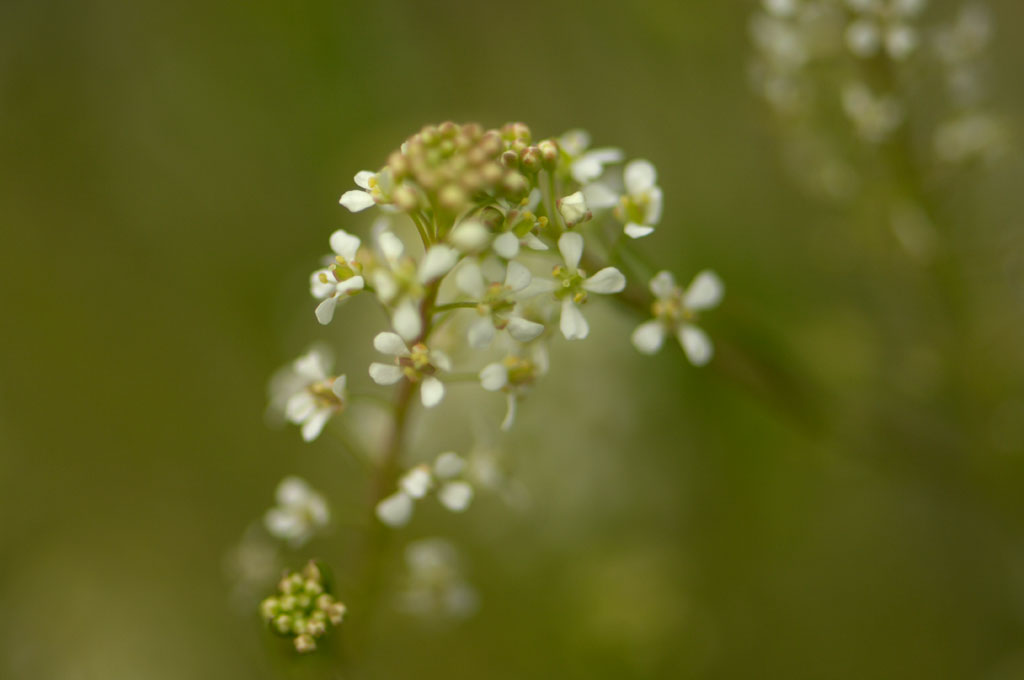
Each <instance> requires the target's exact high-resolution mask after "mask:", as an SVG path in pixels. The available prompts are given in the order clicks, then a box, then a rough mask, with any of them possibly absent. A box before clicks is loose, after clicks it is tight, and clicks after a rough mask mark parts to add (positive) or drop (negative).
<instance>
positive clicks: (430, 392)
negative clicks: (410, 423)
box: [420, 375, 444, 408]
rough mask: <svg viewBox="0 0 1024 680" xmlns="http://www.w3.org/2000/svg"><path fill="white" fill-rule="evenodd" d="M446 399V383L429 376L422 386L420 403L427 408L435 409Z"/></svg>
mask: <svg viewBox="0 0 1024 680" xmlns="http://www.w3.org/2000/svg"><path fill="white" fill-rule="evenodd" d="M442 399H444V383H443V382H441V381H440V380H438V379H437V378H435V377H434V376H432V375H431V376H427V377H426V378H424V379H423V383H422V384H421V385H420V401H422V402H423V406H425V407H426V408H434V407H435V406H437V405H438V404H440V403H441V400H442Z"/></svg>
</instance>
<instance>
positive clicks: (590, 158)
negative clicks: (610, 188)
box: [569, 148, 624, 185]
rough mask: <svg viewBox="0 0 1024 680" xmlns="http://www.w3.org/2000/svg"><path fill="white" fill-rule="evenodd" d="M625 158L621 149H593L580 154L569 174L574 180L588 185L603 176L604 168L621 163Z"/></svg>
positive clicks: (570, 167) (571, 166)
mask: <svg viewBox="0 0 1024 680" xmlns="http://www.w3.org/2000/svg"><path fill="white" fill-rule="evenodd" d="M623 158H624V154H623V153H622V150H621V149H611V148H605V149H593V150H591V151H586V152H584V153H582V154H580V156H579V157H578V158H576V159H575V160H574V161H573V162H572V165H570V166H569V172H570V173H571V174H572V178H573V179H574V180H576V181H577V182H579V183H580V184H583V185H586V184H589V183H590V182H593V181H594V180H595V179H597V178H598V177H600V176H601V174H602V173H603V172H604V166H606V165H611V164H612V163H621V162H622V159H623Z"/></svg>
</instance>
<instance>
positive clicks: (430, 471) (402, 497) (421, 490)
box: [375, 451, 473, 527]
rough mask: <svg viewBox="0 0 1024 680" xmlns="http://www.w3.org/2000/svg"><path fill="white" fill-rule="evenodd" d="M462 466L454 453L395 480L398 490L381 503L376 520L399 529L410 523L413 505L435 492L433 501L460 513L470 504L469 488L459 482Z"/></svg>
mask: <svg viewBox="0 0 1024 680" xmlns="http://www.w3.org/2000/svg"><path fill="white" fill-rule="evenodd" d="M464 470H466V462H465V461H464V460H463V459H462V457H461V456H459V455H458V454H457V453H455V452H454V451H446V452H444V453H442V454H440V455H439V456H438V457H437V459H436V460H435V461H434V464H433V465H432V466H431V465H427V464H425V463H424V464H420V465H417V466H416V467H414V468H412V469H411V470H409V471H408V472H406V473H405V474H404V475H402V477H401V478H400V479H399V480H398V490H397V491H395V493H393V494H391V495H390V496H388V497H386V498H384V499H383V500H381V501H380V502H379V503H378V504H377V507H376V509H375V512H376V514H377V518H378V519H380V521H381V522H383V523H384V524H387V525H388V526H391V527H401V526H405V525H406V524H408V523H409V520H410V519H412V514H413V510H414V508H415V501H418V500H421V499H423V498H424V497H426V495H427V494H428V493H429V492H430V491H432V490H434V489H436V490H437V500H438V501H439V502H440V503H441V505H443V506H444V507H445V508H447V509H448V510H450V511H452V512H464V511H465V510H466V509H467V508H468V507H469V504H470V502H471V501H472V500H473V487H472V486H471V485H470V484H469V482H467V481H466V480H464V479H462V478H461V475H462V473H463V471H464Z"/></svg>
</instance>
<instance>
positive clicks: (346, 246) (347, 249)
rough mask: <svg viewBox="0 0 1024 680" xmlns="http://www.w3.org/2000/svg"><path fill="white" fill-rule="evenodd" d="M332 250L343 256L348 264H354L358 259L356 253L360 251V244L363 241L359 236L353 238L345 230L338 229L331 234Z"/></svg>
mask: <svg viewBox="0 0 1024 680" xmlns="http://www.w3.org/2000/svg"><path fill="white" fill-rule="evenodd" d="M330 241H331V250H333V251H334V252H335V253H336V254H337V255H341V257H342V259H344V260H345V261H346V262H352V261H353V260H355V259H356V253H357V252H358V251H359V244H360V243H361V241H360V240H359V237H358V236H353V235H352V234H350V233H348V232H347V231H345V230H344V229H338V230H337V231H335V232H334V233H333V234H331V239H330Z"/></svg>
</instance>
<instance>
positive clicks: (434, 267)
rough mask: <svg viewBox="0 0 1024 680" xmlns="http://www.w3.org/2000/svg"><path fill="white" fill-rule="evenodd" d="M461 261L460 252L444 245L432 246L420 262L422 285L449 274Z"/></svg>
mask: <svg viewBox="0 0 1024 680" xmlns="http://www.w3.org/2000/svg"><path fill="white" fill-rule="evenodd" d="M458 261H459V252H458V251H457V250H455V249H454V248H449V247H448V246H444V245H434V246H430V250H428V251H427V254H426V255H424V256H423V261H422V262H420V270H419V275H420V283H429V282H431V281H434V280H435V279H439V278H441V277H442V276H444V275H445V274H447V273H448V272H449V271H450V270H451V268H452V267H454V266H455V263H457V262H458Z"/></svg>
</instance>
